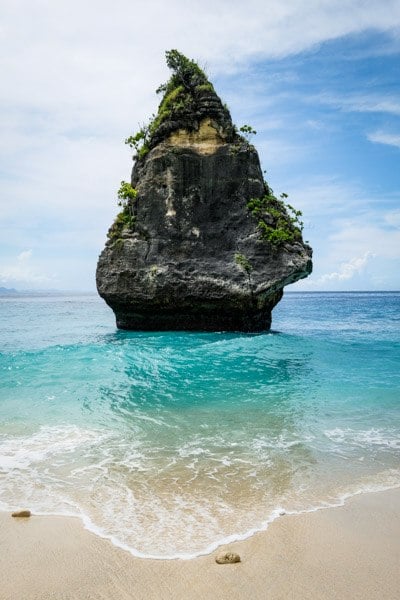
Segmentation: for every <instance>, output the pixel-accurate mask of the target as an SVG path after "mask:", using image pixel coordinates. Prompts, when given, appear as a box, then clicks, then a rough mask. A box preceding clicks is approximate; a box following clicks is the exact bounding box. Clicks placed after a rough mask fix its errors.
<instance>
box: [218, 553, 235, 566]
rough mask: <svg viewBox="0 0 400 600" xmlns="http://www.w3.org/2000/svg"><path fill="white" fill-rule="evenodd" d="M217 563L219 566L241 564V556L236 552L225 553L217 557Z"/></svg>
mask: <svg viewBox="0 0 400 600" xmlns="http://www.w3.org/2000/svg"><path fill="white" fill-rule="evenodd" d="M215 562H216V563H218V564H219V565H228V564H232V563H238V562H240V556H239V554H236V552H224V553H223V554H219V555H218V556H217V558H216V559H215Z"/></svg>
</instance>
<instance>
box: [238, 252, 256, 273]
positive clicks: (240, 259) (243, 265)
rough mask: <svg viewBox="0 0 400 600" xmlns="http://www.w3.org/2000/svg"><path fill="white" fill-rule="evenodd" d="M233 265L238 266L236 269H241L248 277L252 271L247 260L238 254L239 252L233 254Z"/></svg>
mask: <svg viewBox="0 0 400 600" xmlns="http://www.w3.org/2000/svg"><path fill="white" fill-rule="evenodd" d="M235 263H236V264H237V265H238V267H240V268H241V269H243V271H245V272H246V273H247V275H250V273H251V272H252V270H253V267H252V265H251V262H250V261H249V259H248V258H246V257H245V255H244V254H240V253H239V252H237V253H236V254H235Z"/></svg>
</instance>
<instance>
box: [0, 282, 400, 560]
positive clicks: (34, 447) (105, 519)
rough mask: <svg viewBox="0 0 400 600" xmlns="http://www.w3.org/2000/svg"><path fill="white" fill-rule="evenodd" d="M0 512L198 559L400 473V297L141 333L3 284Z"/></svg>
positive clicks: (70, 298)
mask: <svg viewBox="0 0 400 600" xmlns="http://www.w3.org/2000/svg"><path fill="white" fill-rule="evenodd" d="M0 373H1V380H0V510H4V511H11V510H15V509H18V508H27V509H30V510H32V511H33V512H34V513H37V514H57V515H74V516H77V517H79V518H81V519H82V521H83V523H84V525H85V527H87V528H88V529H90V530H91V531H93V532H94V533H96V534H97V535H100V536H103V537H106V538H109V539H110V540H111V541H112V542H113V543H114V544H116V545H118V546H120V547H122V548H125V549H127V550H129V551H130V552H132V554H134V555H136V556H142V557H156V558H190V557H193V556H197V555H200V554H204V553H208V552H211V551H212V550H214V549H215V548H216V547H217V546H218V545H219V544H221V543H226V542H229V541H233V540H237V539H244V538H246V537H248V536H250V535H252V534H253V533H254V532H256V531H260V530H263V529H266V528H267V526H268V524H269V523H270V522H271V521H272V520H274V519H275V518H279V515H280V514H281V513H283V512H286V513H299V512H304V511H313V510H318V509H320V508H324V507H329V506H337V505H340V504H343V502H344V501H345V500H346V499H347V498H349V497H351V496H353V495H355V494H360V493H363V492H368V491H378V490H384V489H388V488H393V487H398V486H400V469H399V466H400V460H399V458H400V394H399V390H400V293H396V292H393V293H392V292H381V293H375V292H374V293H298V292H292V293H286V294H285V296H284V298H283V300H282V301H281V302H280V303H279V305H278V306H277V307H276V308H275V310H274V312H273V329H272V331H270V332H267V333H263V334H254V335H253V334H240V333H183V332H154V333H148V332H146V333H141V332H126V331H118V330H117V329H116V327H115V322H114V315H113V313H112V311H111V310H110V309H109V308H108V307H107V306H106V305H105V304H104V303H103V302H102V300H100V298H98V297H97V296H96V295H75V296H74V295H61V294H54V295H50V294H49V295H47V296H46V295H32V296H29V295H27V294H25V295H17V296H2V297H0Z"/></svg>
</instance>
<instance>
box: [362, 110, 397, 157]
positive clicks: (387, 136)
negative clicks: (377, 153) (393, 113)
mask: <svg viewBox="0 0 400 600" xmlns="http://www.w3.org/2000/svg"><path fill="white" fill-rule="evenodd" d="M399 114H400V112H399ZM367 139H369V141H370V142H375V143H377V144H387V145H388V146H395V147H396V148H400V133H385V132H384V131H375V132H374V133H369V134H368V135H367Z"/></svg>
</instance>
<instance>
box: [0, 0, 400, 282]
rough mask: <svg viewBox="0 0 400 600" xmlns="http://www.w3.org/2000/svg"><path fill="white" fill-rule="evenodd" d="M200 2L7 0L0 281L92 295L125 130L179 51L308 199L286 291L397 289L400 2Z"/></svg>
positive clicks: (286, 181)
mask: <svg viewBox="0 0 400 600" xmlns="http://www.w3.org/2000/svg"><path fill="white" fill-rule="evenodd" d="M188 4H189V3H185V2H183V1H181V0H170V1H169V2H168V3H164V2H161V0H149V1H147V2H142V1H136V2H133V1H129V2H128V1H127V0H115V1H114V2H112V3H111V2H109V1H105V0H104V1H103V0H98V1H97V2H94V1H91V0H88V1H87V2H85V3H79V2H77V1H75V0H70V1H69V2H66V1H64V0H59V1H58V2H56V3H54V2H50V1H46V0H42V1H38V2H35V3H31V2H28V0H26V1H23V0H22V1H19V0H13V1H9V0H5V2H3V3H2V8H1V12H2V15H1V17H2V18H1V22H2V27H1V29H0V44H1V48H0V50H1V52H0V57H1V58H0V61H1V70H2V86H1V88H2V89H1V91H0V127H1V136H0V160H1V162H0V164H1V166H0V286H6V287H15V288H18V289H24V288H56V289H76V290H78V289H82V290H93V289H95V283H94V273H95V268H96V262H97V257H98V254H99V252H100V251H101V249H102V247H103V245H104V242H105V238H106V232H107V229H108V227H109V225H110V224H111V222H112V219H113V217H114V216H115V214H116V212H117V202H116V189H117V188H118V186H119V182H120V181H121V179H125V180H126V179H129V175H130V170H131V164H132V163H131V156H130V151H129V149H128V148H127V147H126V146H125V145H124V143H123V140H124V138H125V137H126V136H127V135H128V134H129V133H131V132H132V131H133V130H135V129H137V126H138V124H140V123H142V122H145V121H146V120H147V119H148V117H149V116H150V115H151V114H152V113H153V112H154V111H155V110H156V107H157V102H158V100H159V99H158V97H157V96H156V94H155V92H154V90H155V89H156V88H157V87H158V85H159V84H160V83H161V82H163V81H165V80H166V79H167V78H168V71H167V68H166V66H165V61H164V51H165V50H166V49H169V48H173V47H176V48H178V49H179V50H181V51H182V52H184V53H185V54H187V55H188V56H190V57H192V58H195V59H196V60H198V61H199V63H200V64H201V65H202V66H205V68H206V70H207V72H208V74H209V76H210V78H211V79H212V81H213V82H214V85H215V87H216V89H217V91H218V93H219V94H220V96H221V98H222V99H223V100H224V101H226V102H227V103H228V105H229V107H230V109H231V113H232V117H233V119H234V121H235V122H236V123H237V124H238V125H239V126H240V125H242V124H244V123H248V124H251V125H252V126H253V127H254V128H255V129H256V130H257V135H256V136H255V137H254V140H253V141H254V144H255V145H256V147H257V149H258V150H259V154H260V159H261V162H262V165H263V169H265V170H266V178H267V180H268V182H269V183H270V184H271V186H272V188H273V189H274V191H275V192H276V193H280V192H286V193H288V194H289V199H290V202H291V203H292V204H293V205H295V206H296V207H298V208H300V209H302V210H303V214H304V221H305V232H304V237H305V239H307V240H309V241H310V243H311V245H312V246H313V248H314V273H313V275H312V276H311V277H310V278H308V279H307V280H304V281H302V282H299V283H297V284H295V285H293V286H291V287H290V288H288V289H291V290H293V291H294V290H296V289H297V290H374V289H386V290H393V289H400V185H399V184H400V168H399V159H400V89H399V88H400V84H399V65H400V61H399V58H400V56H399V55H400V2H399V1H397V0H387V1H381V2H378V1H375V0H374V1H372V0H370V1H368V0H363V1H360V0H357V1H355V0H341V1H340V2H339V1H337V0H329V2H328V1H326V0H319V1H317V0H309V1H308V2H307V3H304V2H300V1H298V0H291V1H289V0H287V1H286V2H282V1H280V2H278V1H276V0H264V1H259V0H250V1H249V2H247V3H246V4H244V3H242V2H238V1H236V0H231V1H230V2H228V1H225V0H220V1H219V2H215V1H214V2H211V1H210V0H203V1H202V2H200V1H193V2H192V3H190V7H189V6H188ZM304 4H306V6H304Z"/></svg>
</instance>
